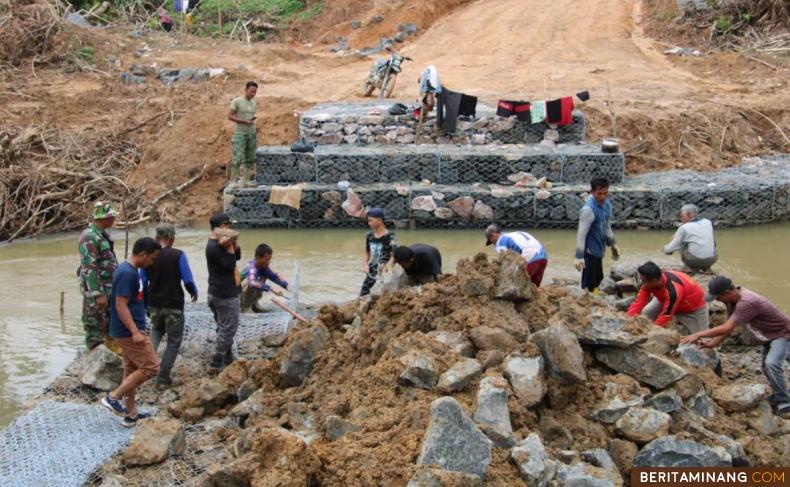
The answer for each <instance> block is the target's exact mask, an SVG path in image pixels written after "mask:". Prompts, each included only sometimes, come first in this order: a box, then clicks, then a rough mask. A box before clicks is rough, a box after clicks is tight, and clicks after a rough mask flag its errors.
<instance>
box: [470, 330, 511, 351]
mask: <svg viewBox="0 0 790 487" xmlns="http://www.w3.org/2000/svg"><path fill="white" fill-rule="evenodd" d="M469 338H471V339H472V343H474V344H475V347H477V348H478V350H502V351H504V352H511V351H513V350H515V349H516V348H518V346H519V345H518V342H517V341H516V339H515V338H513V335H511V334H510V333H508V332H507V331H505V330H503V329H502V328H495V327H492V326H476V327H474V328H472V329H471V330H470V331H469Z"/></svg>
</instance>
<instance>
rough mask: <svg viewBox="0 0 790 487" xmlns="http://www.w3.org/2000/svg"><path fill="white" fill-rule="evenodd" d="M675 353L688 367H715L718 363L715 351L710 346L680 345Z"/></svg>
mask: <svg viewBox="0 0 790 487" xmlns="http://www.w3.org/2000/svg"><path fill="white" fill-rule="evenodd" d="M677 354H678V357H679V358H680V360H681V361H682V362H683V363H684V364H686V365H688V366H689V367H697V368H708V369H715V368H716V365H718V363H719V357H718V355H717V354H716V351H715V350H713V349H710V348H699V347H697V346H695V345H680V346H679V347H678V348H677Z"/></svg>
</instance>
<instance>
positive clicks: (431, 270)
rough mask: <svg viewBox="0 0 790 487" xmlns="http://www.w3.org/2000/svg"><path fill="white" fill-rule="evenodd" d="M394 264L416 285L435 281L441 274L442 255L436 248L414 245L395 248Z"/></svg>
mask: <svg viewBox="0 0 790 487" xmlns="http://www.w3.org/2000/svg"><path fill="white" fill-rule="evenodd" d="M394 255H395V262H397V263H398V264H400V266H401V267H403V270H404V271H405V272H406V275H407V276H409V279H410V280H411V281H413V282H415V283H417V284H425V283H428V282H433V281H437V280H438V279H439V276H440V275H441V274H442V255H441V254H440V253H439V250H437V249H436V247H432V246H430V245H425V244H414V245H410V246H408V247H396V248H395V252H394Z"/></svg>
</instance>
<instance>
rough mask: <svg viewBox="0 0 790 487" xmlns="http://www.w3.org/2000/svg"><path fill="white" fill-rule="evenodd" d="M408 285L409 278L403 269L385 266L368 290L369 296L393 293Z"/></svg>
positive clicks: (396, 266) (397, 266)
mask: <svg viewBox="0 0 790 487" xmlns="http://www.w3.org/2000/svg"><path fill="white" fill-rule="evenodd" d="M408 285H409V276H407V275H406V272H405V271H404V270H403V267H401V266H399V265H395V266H392V267H389V266H386V267H384V269H383V270H382V271H381V274H379V277H378V279H376V284H374V285H373V287H372V288H371V289H370V294H371V296H381V295H382V294H384V293H394V292H395V291H397V290H398V289H403V288H405V287H408Z"/></svg>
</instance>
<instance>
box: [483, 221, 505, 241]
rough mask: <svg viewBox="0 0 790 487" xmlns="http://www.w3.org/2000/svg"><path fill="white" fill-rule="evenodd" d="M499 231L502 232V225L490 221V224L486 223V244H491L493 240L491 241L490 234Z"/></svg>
mask: <svg viewBox="0 0 790 487" xmlns="http://www.w3.org/2000/svg"><path fill="white" fill-rule="evenodd" d="M501 232H502V227H500V226H499V225H497V224H496V223H492V224H491V225H488V227H487V228H486V242H485V243H486V245H493V243H494V242H491V235H493V234H495V233H501Z"/></svg>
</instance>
